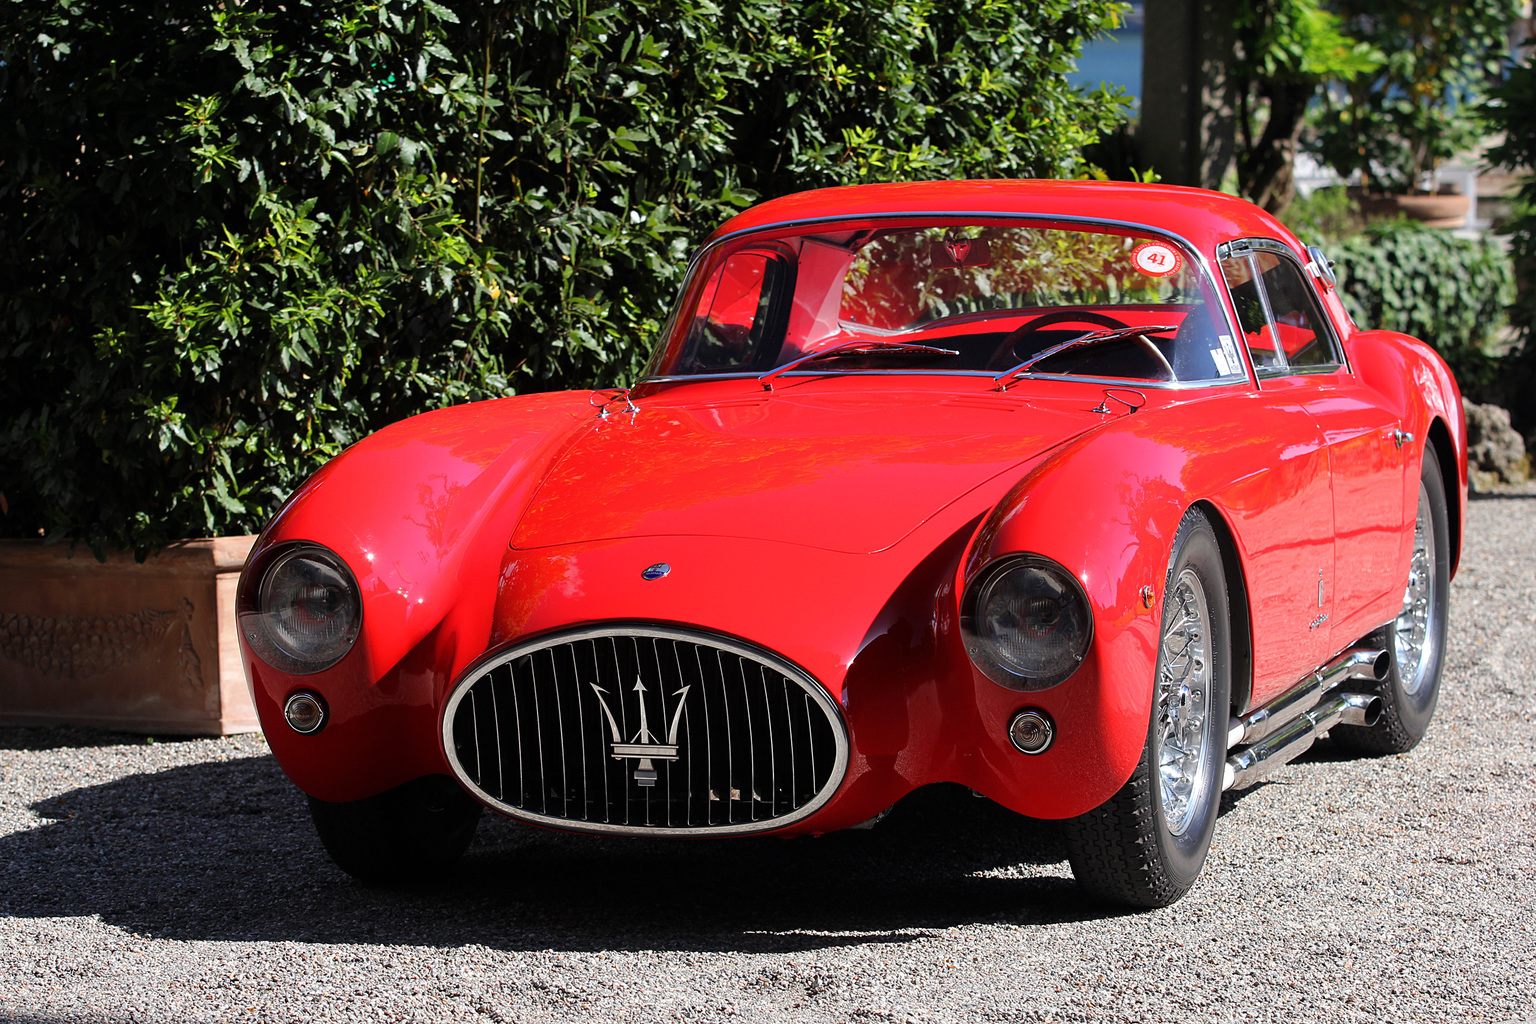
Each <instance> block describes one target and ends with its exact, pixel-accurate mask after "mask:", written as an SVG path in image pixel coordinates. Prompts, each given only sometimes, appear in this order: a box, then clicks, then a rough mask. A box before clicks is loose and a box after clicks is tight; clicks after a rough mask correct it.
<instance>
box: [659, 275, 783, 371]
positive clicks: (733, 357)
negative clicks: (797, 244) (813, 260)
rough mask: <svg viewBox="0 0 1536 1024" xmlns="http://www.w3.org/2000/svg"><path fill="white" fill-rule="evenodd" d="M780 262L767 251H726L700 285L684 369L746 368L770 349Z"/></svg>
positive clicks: (760, 358)
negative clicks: (712, 271) (702, 287)
mask: <svg viewBox="0 0 1536 1024" xmlns="http://www.w3.org/2000/svg"><path fill="white" fill-rule="evenodd" d="M784 268H785V261H784V260H783V259H782V258H781V257H779V256H777V255H774V254H772V253H765V252H739V253H736V254H734V255H732V256H731V257H730V258H729V259H727V260H726V261H725V262H724V263H723V264H721V266H720V269H719V270H717V271H715V274H714V276H713V277H712V278H711V279H710V280H709V283H708V284H706V285H705V287H704V293H703V294H702V295H701V296H700V297H699V306H698V309H696V310H695V311H694V315H693V325H692V327H691V328H690V329H689V332H688V341H687V348H686V353H687V354H686V356H685V357H684V361H685V363H687V364H689V365H690V366H691V369H690V372H695V373H697V372H700V371H704V372H708V371H718V372H730V371H733V370H741V369H751V368H753V367H756V366H757V365H758V364H759V363H760V362H762V361H763V359H764V357H765V356H766V357H768V359H769V365H772V362H771V357H772V355H774V354H776V352H774V353H766V352H764V348H765V342H766V341H769V340H771V339H770V337H769V336H770V334H771V333H772V332H771V327H772V324H771V323H770V321H771V320H772V319H773V315H772V307H773V299H774V296H775V293H776V290H777V289H776V287H775V286H776V284H777V283H778V281H779V279H780V278H781V277H782V275H783V272H784Z"/></svg>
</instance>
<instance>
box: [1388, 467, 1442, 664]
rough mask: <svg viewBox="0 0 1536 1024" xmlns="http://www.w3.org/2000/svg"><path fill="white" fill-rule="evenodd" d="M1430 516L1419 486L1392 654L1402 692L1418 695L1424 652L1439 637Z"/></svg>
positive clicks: (1425, 658)
mask: <svg viewBox="0 0 1536 1024" xmlns="http://www.w3.org/2000/svg"><path fill="white" fill-rule="evenodd" d="M1433 531H1434V528H1433V525H1432V523H1431V520H1430V516H1429V495H1428V493H1426V492H1425V490H1424V487H1423V485H1422V484H1421V485H1419V513H1418V517H1417V518H1416V519H1415V520H1414V523H1413V561H1412V562H1411V563H1410V564H1409V567H1408V587H1407V589H1406V590H1405V591H1404V592H1403V610H1402V611H1401V612H1399V613H1398V616H1397V629H1396V631H1395V632H1396V635H1395V638H1394V640H1393V650H1392V654H1393V656H1394V657H1395V658H1396V659H1397V675H1398V679H1399V680H1401V681H1402V684H1403V689H1404V690H1405V691H1407V692H1408V693H1418V692H1419V690H1420V688H1422V687H1423V685H1424V676H1425V672H1424V669H1425V668H1426V667H1427V666H1428V665H1429V664H1430V662H1431V661H1432V660H1433V659H1432V658H1431V657H1429V655H1432V654H1433V653H1434V652H1433V651H1431V650H1427V649H1426V648H1427V647H1429V645H1431V644H1433V643H1434V642H1435V638H1436V637H1438V636H1439V632H1438V630H1435V629H1434V628H1433V627H1434V626H1435V625H1436V623H1434V622H1433V621H1432V617H1433V616H1434V615H1435V614H1436V613H1437V612H1436V608H1435V603H1434V585H1435V544H1434V532H1433Z"/></svg>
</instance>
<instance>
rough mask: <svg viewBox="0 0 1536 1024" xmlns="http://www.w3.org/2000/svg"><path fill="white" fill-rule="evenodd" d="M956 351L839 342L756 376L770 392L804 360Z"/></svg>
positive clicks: (903, 344)
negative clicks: (774, 381)
mask: <svg viewBox="0 0 1536 1024" xmlns="http://www.w3.org/2000/svg"><path fill="white" fill-rule="evenodd" d="M959 354H960V353H959V352H958V351H957V350H955V349H952V348H936V347H935V346H933V345H913V344H909V343H907V342H900V341H894V342H893V341H845V342H843V343H842V344H841V345H833V346H832V347H831V348H828V349H822V350H821V351H820V352H812V353H811V354H810V355H805V356H801V357H800V358H799V359H791V360H790V361H789V362H787V363H785V364H784V365H783V366H776V367H774V368H773V369H772V370H769V371H768V372H767V373H765V374H763V375H762V376H760V377H758V378H757V379H758V380H760V381H762V382H763V390H764V391H772V390H773V378H775V377H777V376H778V375H779V374H781V373H788V372H789V371H790V370H793V369H794V368H795V367H797V366H800V365H802V364H804V363H817V362H821V361H822V360H824V359H841V358H843V357H844V356H877V357H879V358H881V359H885V358H897V359H939V358H942V357H944V356H957V355H959Z"/></svg>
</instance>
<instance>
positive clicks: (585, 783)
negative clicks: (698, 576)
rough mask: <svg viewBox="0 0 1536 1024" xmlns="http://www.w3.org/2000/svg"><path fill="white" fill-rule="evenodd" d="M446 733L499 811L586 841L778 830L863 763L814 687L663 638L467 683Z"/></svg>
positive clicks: (542, 658)
mask: <svg viewBox="0 0 1536 1024" xmlns="http://www.w3.org/2000/svg"><path fill="white" fill-rule="evenodd" d="M642 702H643V703H642ZM674 721H675V723H676V731H675V733H674V731H673V726H674ZM443 729H444V742H445V743H446V744H447V745H448V748H449V751H450V754H451V755H452V756H451V757H450V762H451V764H452V766H453V770H454V772H455V773H456V774H457V775H458V776H459V777H460V779H462V780H463V781H464V782H465V783H466V784H468V785H469V786H470V787H472V788H473V789H474V790H476V791H477V792H478V793H479V794H480V795H481V796H482V798H484V799H486V801H487V802H488V803H491V804H492V805H493V806H496V807H499V808H500V809H502V810H503V811H505V812H506V813H508V814H510V815H512V816H513V817H521V818H526V819H528V820H531V821H535V822H539V823H547V824H553V825H559V826H564V827H569V828H575V829H578V830H584V831H600V832H630V833H658V832H674V833H682V832H688V833H693V834H718V833H726V832H738V833H739V832H752V831H761V830H763V829H769V828H775V827H777V826H778V825H780V824H782V823H786V822H788V821H793V820H798V819H799V818H802V817H804V816H805V815H807V814H810V813H813V812H814V811H815V810H816V809H818V808H819V807H821V806H822V805H823V804H825V802H826V801H827V799H829V798H830V796H831V794H832V792H833V791H834V790H835V789H836V786H837V784H838V783H839V782H840V781H841V778H842V773H843V772H844V771H845V770H846V767H847V759H848V747H847V739H846V733H845V731H844V729H843V725H842V717H841V714H840V712H839V709H838V707H837V705H836V703H835V702H834V701H833V700H832V699H831V698H830V696H829V695H828V694H827V693H826V692H825V691H824V690H823V689H822V688H821V687H820V686H819V685H818V684H817V683H816V682H815V681H814V680H812V679H811V678H810V677H809V676H806V675H805V674H804V673H803V672H801V671H800V670H798V669H795V668H794V667H793V666H791V665H789V664H788V663H786V662H783V661H781V660H779V659H777V658H775V657H774V656H773V655H771V654H769V653H767V652H765V651H762V650H761V649H758V648H752V647H750V646H749V645H744V644H741V643H740V642H738V641H734V640H731V639H729V638H725V637H714V636H712V635H710V634H705V633H699V632H694V631H689V630H682V629H676V628H672V627H661V626H644V625H641V626H635V627H625V626H623V625H614V626H610V627H603V626H594V627H587V628H584V629H580V630H573V631H571V632H569V633H566V634H561V635H556V636H553V637H548V638H542V639H540V640H537V641H532V642H529V643H526V644H522V645H519V646H518V647H515V648H512V649H510V650H509V651H508V652H507V653H506V654H504V655H502V656H500V657H497V658H494V659H491V660H488V661H487V662H485V663H483V664H481V665H480V666H479V667H478V668H476V669H474V670H472V671H471V672H470V673H469V675H468V676H467V677H466V678H465V679H464V680H461V681H460V683H459V684H458V686H456V687H455V689H454V691H453V694H452V696H451V699H450V701H449V706H448V709H447V711H446V712H445V718H444V723H443Z"/></svg>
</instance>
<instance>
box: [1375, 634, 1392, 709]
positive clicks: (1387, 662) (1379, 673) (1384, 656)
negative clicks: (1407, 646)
mask: <svg viewBox="0 0 1536 1024" xmlns="http://www.w3.org/2000/svg"><path fill="white" fill-rule="evenodd" d="M1391 671H1392V656H1391V655H1390V654H1388V653H1387V652H1386V651H1377V652H1376V658H1375V660H1373V661H1372V662H1371V672H1372V673H1373V678H1375V680H1376V681H1377V682H1378V683H1379V682H1381V681H1382V680H1383V679H1385V678H1387V673H1388V672H1391ZM1378 703H1380V702H1378ZM1376 716H1377V717H1378V718H1379V717H1381V711H1380V709H1377V711H1376ZM1371 724H1373V725H1374V724H1375V723H1374V722H1373V723H1371Z"/></svg>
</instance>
